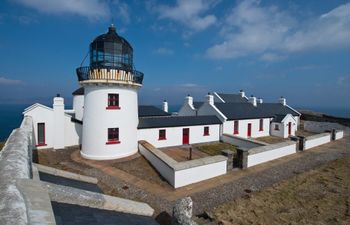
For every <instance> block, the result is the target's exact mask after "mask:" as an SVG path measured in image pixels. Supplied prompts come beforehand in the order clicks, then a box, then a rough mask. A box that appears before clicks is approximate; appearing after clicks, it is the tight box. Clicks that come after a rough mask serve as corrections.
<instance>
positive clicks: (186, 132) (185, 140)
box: [182, 128, 190, 145]
mask: <svg viewBox="0 0 350 225" xmlns="http://www.w3.org/2000/svg"><path fill="white" fill-rule="evenodd" d="M189 143H190V129H189V128H183V129H182V144H183V145H188V144H189Z"/></svg>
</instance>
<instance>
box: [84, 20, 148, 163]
mask: <svg viewBox="0 0 350 225" xmlns="http://www.w3.org/2000/svg"><path fill="white" fill-rule="evenodd" d="M89 53H90V65H89V66H86V67H79V68H78V69H77V75H78V80H79V83H80V85H82V86H83V87H84V114H83V135H82V148H81V155H82V156H83V157H84V158H87V159H94V160H107V159H116V158H122V157H126V156H129V155H132V154H135V153H136V152H137V148H138V146H137V125H138V103H137V91H138V89H139V88H140V87H141V86H142V80H143V73H141V72H138V71H136V70H135V69H134V64H133V49H132V47H131V45H130V44H129V43H128V42H127V41H126V40H125V39H124V38H123V37H121V36H119V35H118V34H117V33H116V29H115V27H114V26H113V25H111V26H110V27H109V28H108V32H107V33H106V34H102V35H100V36H98V37H97V38H95V40H94V41H93V42H92V43H91V44H90V51H89Z"/></svg>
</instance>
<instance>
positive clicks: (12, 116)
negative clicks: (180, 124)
mask: <svg viewBox="0 0 350 225" xmlns="http://www.w3.org/2000/svg"><path fill="white" fill-rule="evenodd" d="M28 106H29V105H16V104H0V141H5V140H6V139H7V137H8V136H9V135H10V134H11V132H12V130H13V129H15V128H18V127H19V126H20V124H21V122H22V119H23V115H22V112H23V111H24V109H25V108H27V107H28ZM67 107H69V106H67ZM158 107H160V106H158ZM179 108H180V105H174V106H171V105H170V107H169V110H170V111H171V112H176V111H178V110H179ZM295 108H296V109H303V110H311V111H316V112H321V113H324V114H327V115H331V116H337V117H343V118H350V108H349V109H344V108H326V107H295Z"/></svg>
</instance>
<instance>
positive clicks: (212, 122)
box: [23, 26, 300, 160]
mask: <svg viewBox="0 0 350 225" xmlns="http://www.w3.org/2000/svg"><path fill="white" fill-rule="evenodd" d="M77 75H78V81H79V84H80V86H81V87H80V88H79V89H77V90H76V91H74V92H73V109H65V107H64V100H63V98H61V97H55V98H54V103H53V108H49V107H46V106H43V105H41V104H34V105H32V106H30V107H28V108H27V109H25V111H24V113H23V114H24V115H26V116H31V117H32V118H33V121H34V124H33V126H34V128H35V129H34V130H35V134H34V136H35V144H36V146H37V148H54V149H62V148H66V147H69V146H74V145H81V155H82V156H83V157H85V158H88V159H95V160H106V159H115V158H122V157H126V156H129V155H132V154H135V153H136V152H137V151H138V141H140V140H146V141H147V142H149V143H151V144H152V145H154V146H155V147H169V146H178V145H187V144H195V143H205V142H213V141H219V140H220V137H221V135H222V134H223V133H227V134H233V135H237V136H240V137H244V138H255V137H263V136H269V135H275V136H280V137H284V138H286V137H288V136H291V135H295V131H296V130H297V126H298V123H299V117H300V113H298V112H297V111H296V110H294V109H292V108H291V107H290V106H288V105H287V104H286V100H285V99H284V98H281V99H280V100H279V102H278V103H263V101H262V99H257V98H255V97H253V96H252V97H246V95H245V93H244V92H243V91H242V90H241V91H240V92H239V93H238V94H219V93H216V92H214V93H213V94H209V93H208V95H207V96H206V97H205V101H203V102H194V101H193V97H191V96H187V97H186V98H185V102H184V104H183V106H182V107H181V109H180V110H179V112H178V115H171V114H170V113H168V103H167V102H166V101H164V102H163V110H161V109H158V108H156V107H154V106H140V105H138V96H137V95H138V89H139V88H140V87H141V86H142V81H143V74H142V73H141V72H138V71H136V70H135V69H134V64H133V49H132V47H131V45H130V44H129V43H128V42H127V41H126V40H125V39H124V38H122V37H120V36H119V35H118V34H117V33H116V30H115V28H114V27H113V26H111V27H109V30H108V32H107V33H106V34H102V35H100V36H98V37H97V38H95V39H94V40H93V42H91V44H90V62H89V66H86V67H80V68H78V69H77ZM277 126H278V130H277V129H275V128H276V127H277Z"/></svg>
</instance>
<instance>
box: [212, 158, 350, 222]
mask: <svg viewBox="0 0 350 225" xmlns="http://www.w3.org/2000/svg"><path fill="white" fill-rule="evenodd" d="M349 174H350V157H347V158H343V159H340V160H336V161H333V162H330V163H328V164H326V165H324V166H322V167H320V168H318V169H315V170H312V171H309V172H306V173H303V174H299V175H297V176H295V177H293V178H291V179H289V180H286V181H283V182H281V183H279V184H277V185H275V186H273V187H271V188H267V189H264V190H262V191H260V192H256V193H251V194H249V192H250V191H249V190H247V191H246V192H247V194H246V195H245V196H244V197H243V198H240V199H236V200H234V201H232V202H229V203H227V204H224V205H222V206H220V207H218V208H216V209H214V211H213V214H214V216H215V218H216V220H217V221H218V222H219V223H221V224H266V225H274V224H276V225H277V224H298V225H303V224H305V225H306V224H350V179H349Z"/></svg>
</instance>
